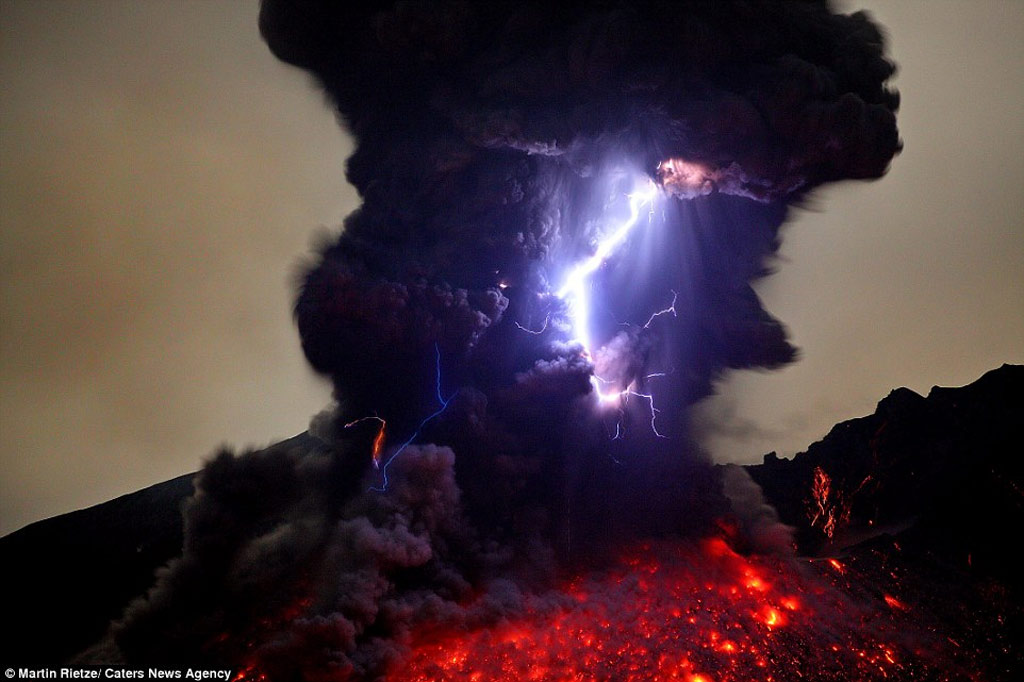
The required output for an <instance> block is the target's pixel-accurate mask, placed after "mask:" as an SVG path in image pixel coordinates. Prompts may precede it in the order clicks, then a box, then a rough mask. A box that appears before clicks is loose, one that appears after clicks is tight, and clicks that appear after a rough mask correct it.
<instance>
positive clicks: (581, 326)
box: [556, 180, 675, 404]
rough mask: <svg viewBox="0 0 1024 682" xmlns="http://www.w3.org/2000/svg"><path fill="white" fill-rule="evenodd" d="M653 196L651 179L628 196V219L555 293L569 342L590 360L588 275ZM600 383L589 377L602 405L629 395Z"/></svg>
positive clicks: (650, 207) (618, 242) (654, 187)
mask: <svg viewBox="0 0 1024 682" xmlns="http://www.w3.org/2000/svg"><path fill="white" fill-rule="evenodd" d="M657 195H658V186H657V185H655V184H654V182H653V181H651V180H648V181H647V184H646V185H645V186H644V187H643V188H642V189H640V190H637V191H635V192H633V193H632V194H629V195H628V198H629V217H628V218H626V219H625V220H624V221H623V222H622V224H621V225H619V226H618V227H616V228H615V229H614V230H612V232H611V233H610V234H608V235H607V236H605V237H603V238H602V239H601V240H600V241H599V242H598V244H597V249H596V250H595V251H594V253H593V254H592V255H591V256H590V257H589V258H587V259H586V260H585V261H583V262H582V263H580V264H578V265H576V267H574V268H573V269H572V270H571V271H570V272H569V275H568V277H566V280H565V284H563V285H562V288H561V289H559V290H558V292H557V293H556V295H557V296H558V297H559V298H561V299H562V300H564V301H565V302H566V303H567V304H568V308H569V318H570V320H571V322H572V331H573V334H574V338H573V340H574V341H576V342H577V343H579V344H580V345H581V346H583V352H584V354H585V355H586V356H587V357H588V358H591V359H593V357H594V352H593V351H594V344H593V340H592V339H591V338H590V306H591V304H590V282H589V278H590V276H591V275H592V274H594V273H595V272H597V270H598V268H600V267H601V265H603V264H604V262H605V261H606V260H608V258H609V257H610V256H611V255H612V253H613V252H614V251H615V249H617V248H618V247H619V246H620V245H621V244H622V243H623V242H625V241H626V237H628V236H629V233H630V232H631V231H632V230H633V228H634V227H636V225H637V224H638V223H639V222H640V217H641V215H642V214H643V210H644V208H647V209H648V213H650V212H652V211H653V203H654V198H655V197H656V196H657ZM674 306H675V298H674V294H673V301H672V305H671V306H669V308H666V309H665V310H663V311H660V312H658V313H655V314H654V315H652V316H651V319H650V320H648V322H647V324H648V325H649V324H650V323H651V322H652V321H653V320H654V318H655V317H657V316H658V315H662V314H665V313H667V312H672V313H673V314H674V313H675V308H674ZM603 381H604V380H602V379H600V378H599V377H596V376H591V377H590V384H591V385H592V386H593V387H594V393H595V394H596V395H597V398H598V400H599V401H600V402H601V403H603V404H619V402H620V401H621V400H622V398H623V397H624V396H625V395H626V394H627V393H630V389H628V388H625V389H621V390H615V391H611V392H608V391H604V390H602V386H601V384H602V382H603ZM606 383H607V382H606ZM644 397H647V396H644Z"/></svg>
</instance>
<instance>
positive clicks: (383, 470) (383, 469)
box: [346, 343, 458, 493]
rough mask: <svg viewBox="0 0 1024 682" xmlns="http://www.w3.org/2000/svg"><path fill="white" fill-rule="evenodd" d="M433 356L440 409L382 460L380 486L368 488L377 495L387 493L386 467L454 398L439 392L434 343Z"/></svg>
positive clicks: (438, 365) (437, 348) (438, 362)
mask: <svg viewBox="0 0 1024 682" xmlns="http://www.w3.org/2000/svg"><path fill="white" fill-rule="evenodd" d="M434 356H435V366H436V379H435V391H436V392H437V402H438V403H439V404H440V407H439V408H437V410H436V411H435V412H433V413H432V414H430V415H428V416H427V417H426V418H424V420H423V421H421V422H420V425H419V426H417V427H416V430H415V431H414V432H413V434H412V435H411V436H409V439H408V440H406V441H405V442H404V443H402V444H401V445H399V446H398V448H397V449H396V450H395V451H394V452H392V453H391V454H390V455H389V456H388V458H387V459H386V460H384V464H382V465H380V467H379V468H380V476H381V484H380V486H370V490H373V491H375V492H378V493H382V492H386V491H387V489H388V467H389V466H391V463H392V462H393V461H395V458H396V457H398V456H399V455H400V454H402V452H403V451H404V450H405V449H406V448H407V447H409V446H410V445H412V443H413V441H415V440H416V439H417V438H419V435H420V432H421V431H423V428H424V427H425V426H426V425H427V424H429V423H430V422H431V421H433V420H434V419H436V418H437V417H438V416H440V415H441V413H442V412H444V411H445V410H446V409H448V403H450V402H451V401H452V398H454V397H455V393H452V394H451V395H450V396H448V397H447V398H445V397H444V395H443V394H442V392H441V348H440V346H438V345H437V344H436V343H435V344H434ZM457 392H458V391H456V393H457ZM382 421H383V420H382ZM346 426H347V425H346Z"/></svg>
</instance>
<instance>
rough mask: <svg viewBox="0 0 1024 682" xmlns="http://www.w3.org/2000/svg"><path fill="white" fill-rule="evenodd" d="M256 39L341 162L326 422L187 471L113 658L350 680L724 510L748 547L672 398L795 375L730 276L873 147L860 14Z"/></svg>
mask: <svg viewBox="0 0 1024 682" xmlns="http://www.w3.org/2000/svg"><path fill="white" fill-rule="evenodd" d="M260 29H261V31H262V33H263V35H264V37H265V38H266V40H267V43H268V44H269V46H270V49H271V50H272V51H273V52H274V53H275V54H276V55H277V56H278V57H280V58H281V59H282V60H284V61H286V62H289V63H291V64H294V65H296V66H299V67H301V68H303V69H305V70H307V71H309V72H310V73H311V74H313V76H314V77H315V78H316V80H317V82H318V83H319V84H320V85H321V86H322V87H323V88H324V90H325V91H326V92H327V94H328V95H329V97H330V98H331V101H332V103H333V104H334V105H335V107H336V108H337V111H338V113H339V115H340V117H341V120H342V121H343V123H344V124H345V126H346V127H347V128H348V130H349V131H350V132H351V134H352V135H353V137H354V138H355V140H356V143H357V147H356V151H355V153H354V154H353V156H352V157H351V158H350V159H349V161H348V167H347V177H348V179H349V181H350V182H351V183H352V184H353V185H354V186H355V187H356V189H357V190H358V191H359V193H360V196H361V197H362V200H363V203H362V205H361V207H360V208H359V210H358V211H356V212H355V213H353V214H352V215H350V216H349V217H348V218H347V219H346V220H345V224H344V227H343V229H342V230H341V232H340V234H339V235H338V236H337V237H336V238H335V239H333V240H331V241H329V242H325V243H324V244H322V245H321V246H320V248H319V249H318V252H317V254H316V256H315V257H314V258H313V259H312V260H311V261H310V262H309V263H307V264H306V265H305V266H304V268H303V270H302V272H301V273H300V275H299V278H298V292H297V297H296V304H295V317H296V322H297V325H298V329H299V333H300V336H301V341H302V348H303V351H304V352H305V355H306V357H307V358H308V360H309V362H310V364H311V365H312V366H313V368H314V369H316V370H317V371H318V372H320V373H322V374H324V375H326V376H328V377H329V378H330V379H331V381H332V382H333V384H334V388H335V395H336V398H337V401H338V406H337V408H336V410H335V411H334V413H333V415H331V416H330V418H329V419H328V418H326V417H323V416H319V417H318V418H317V419H316V429H315V433H316V434H317V437H316V438H311V439H310V440H311V441H312V442H307V443H306V444H305V445H304V446H302V447H298V446H294V445H293V446H290V447H282V448H275V449H271V450H270V451H269V452H262V453H247V454H244V455H240V456H237V457H232V456H231V455H229V454H227V453H225V454H222V455H219V456H218V457H216V458H215V459H213V460H212V461H211V462H210V463H209V464H208V465H207V467H206V469H205V470H204V472H203V473H202V474H201V476H200V478H199V482H198V492H197V495H196V497H195V499H194V500H193V501H192V502H191V503H190V506H189V508H188V509H187V511H186V525H187V527H186V534H187V540H186V547H185V551H184V555H183V557H182V558H181V559H180V560H179V561H178V562H177V563H176V564H175V565H174V566H172V567H171V568H170V569H169V570H168V571H167V573H166V574H165V575H164V576H163V578H162V580H161V581H160V583H159V584H158V586H157V588H155V590H154V592H153V593H152V594H150V595H149V596H148V597H147V599H146V600H142V601H140V602H139V603H137V604H135V605H133V607H132V608H131V610H130V612H129V613H128V615H127V616H126V618H125V620H124V622H123V623H122V624H121V625H120V626H119V630H118V642H119V644H120V646H121V648H122V651H123V652H124V654H125V656H126V658H128V659H129V660H132V661H151V660H158V659H162V660H185V659H187V660H189V661H195V660H196V658H205V659H206V660H224V659H227V660H230V661H233V662H236V663H238V664H239V665H245V666H248V667H247V668H246V669H247V670H249V671H251V676H252V678H253V679H256V678H257V676H258V674H260V671H276V672H277V673H278V675H277V677H293V678H313V677H316V676H317V675H316V674H315V671H321V670H328V671H330V674H328V675H327V677H331V678H334V679H346V678H355V679H364V678H365V679H372V678H373V677H374V676H376V675H379V674H381V673H382V671H384V670H386V669H387V668H388V666H390V665H391V664H393V663H394V662H395V661H397V660H401V659H402V658H403V657H404V656H406V655H407V654H408V647H409V646H410V645H411V643H412V642H413V635H414V633H415V632H417V631H418V630H419V629H420V628H428V629H429V628H430V627H441V626H443V627H447V628H451V627H466V628H481V627H482V628H486V627H488V626H489V625H493V624H494V623H497V622H500V621H501V620H502V619H504V618H506V617H508V616H509V615H510V614H521V613H524V612H525V611H526V610H528V609H529V608H532V607H531V606H530V604H531V601H530V600H531V599H536V598H539V597H537V595H542V594H543V595H549V597H550V598H551V599H554V600H556V601H557V600H558V599H562V598H564V595H563V596H561V597H560V596H558V594H559V593H558V591H557V590H555V591H553V592H552V591H551V588H553V587H555V586H557V584H558V580H559V579H560V578H561V577H562V576H564V575H565V573H566V572H567V571H575V572H585V571H586V570H587V569H588V567H591V566H601V565H602V562H604V561H607V560H611V559H612V558H614V557H618V556H619V554H620V550H621V548H622V547H623V546H626V545H630V543H635V542H638V541H641V540H643V539H644V538H649V537H652V536H657V537H670V538H676V539H678V538H683V537H688V538H697V537H705V536H707V535H708V534H709V533H710V532H712V529H714V528H715V527H716V521H717V520H720V519H721V518H723V517H726V516H729V515H730V514H733V513H735V514H736V516H738V517H739V518H740V519H741V520H740V524H739V525H740V530H742V531H745V532H746V533H747V534H748V535H749V536H750V538H749V539H748V540H747V544H748V546H750V547H755V546H758V542H759V541H758V539H757V538H759V537H760V538H761V539H762V540H763V539H764V537H767V536H771V534H772V533H777V531H778V529H777V528H775V527H774V526H773V525H772V524H771V523H770V521H771V519H770V518H769V517H768V516H765V515H761V516H758V514H756V513H755V514H753V515H749V514H748V515H744V514H742V513H738V511H737V509H738V507H742V504H741V502H740V501H741V500H743V501H746V502H747V503H749V504H748V507H750V508H751V509H755V508H759V507H758V505H757V502H758V498H757V496H756V495H754V494H753V493H752V492H751V491H750V490H749V489H748V487H749V486H744V485H742V482H736V481H733V483H732V484H731V485H727V488H728V490H727V491H726V492H728V493H730V497H729V498H727V496H726V493H725V492H723V489H722V484H721V481H720V478H719V474H717V473H716V472H715V471H714V470H713V469H712V468H711V467H710V466H709V465H708V463H707V462H706V461H705V458H704V457H703V456H702V455H701V454H700V452H699V449H698V448H697V447H696V446H695V445H694V444H693V443H692V441H691V437H690V434H689V430H688V427H687V419H686V408H687V407H688V406H689V405H690V404H692V403H693V402H694V401H696V400H699V399H700V398H702V397H704V396H706V395H708V394H709V392H710V391H711V388H712V384H713V381H714V380H715V379H716V378H717V377H718V376H719V375H720V373H721V372H723V371H724V370H726V369H730V368H732V369H740V368H751V367H766V368H772V367H779V366H782V365H785V364H786V363H788V362H790V361H792V360H793V359H794V357H795V354H796V351H795V349H794V348H793V347H792V346H791V345H790V344H789V343H788V341H787V340H786V333H785V330H784V328H783V326H782V324H781V323H780V322H779V321H777V320H775V319H774V318H773V317H772V316H771V315H770V314H769V313H768V312H767V311H765V310H764V308H763V307H762V306H761V303H760V301H759V299H758V297H757V295H756V294H755V293H754V290H753V289H752V288H751V285H750V282H751V281H752V280H754V279H756V278H758V277H761V276H764V275H765V274H767V268H766V265H765V260H766V258H768V257H769V256H771V255H772V254H773V253H774V252H775V250H776V249H777V247H778V230H779V227H780V225H781V224H782V222H783V221H784V219H785V217H786V213H787V210H788V209H787V202H789V201H791V200H794V199H798V198H800V197H802V196H804V195H805V194H806V193H807V192H809V191H811V190H812V189H813V188H814V187H816V186H818V185H820V184H821V183H823V182H828V181H832V180H838V179H843V178H874V177H878V176H880V175H882V174H883V173H884V172H885V170H886V168H887V167H888V164H889V162H890V161H891V159H892V158H893V156H894V155H895V154H896V153H897V152H898V151H899V148H900V142H899V138H898V135H897V131H896V125H895V116H894V112H895V110H896V108H897V106H898V96H897V95H896V94H895V92H893V91H892V90H890V89H889V88H888V87H887V86H886V81H887V79H888V78H889V77H890V76H891V75H892V73H893V66H892V64H891V63H890V62H889V61H887V60H886V58H885V57H884V54H883V42H884V41H883V39H882V35H881V33H880V31H879V30H878V28H877V27H876V26H875V25H874V24H873V23H872V22H871V21H870V20H869V18H868V17H866V16H865V15H863V14H854V15H851V16H844V15H840V14H833V13H832V12H831V10H830V9H829V8H828V6H827V4H825V3H824V2H796V1H794V2H779V1H777V0H772V1H770V2H769V1H767V0H766V1H763V2H757V1H754V2H683V3H663V2H628V3H626V2H607V3H589V2H569V3H559V2H514V3H513V2H507V3H502V2H498V3H481V4H476V3H467V2H436V3H418V2H401V3H395V4H391V3H387V2H347V3H336V2H333V1H328V0H323V1H320V0H301V1H299V2H293V1H288V0H280V1H276V0H270V1H266V2H264V4H263V6H262V9H261V17H260ZM296 227H297V228H298V229H304V228H305V226H296ZM602 395H603V396H605V399H603V400H601V399H600V398H599V396H602ZM598 403H604V404H605V405H604V407H603V408H602V407H599V405H598ZM328 421H330V422H331V423H329V424H328V423H327V422H328ZM751 505H752V506H751ZM769 530H770V531H771V532H769ZM772 537H774V545H778V544H779V538H780V537H783V536H782V535H778V534H776V535H774V536H772ZM767 544H768V545H772V544H773V543H767ZM631 546H632V545H631ZM546 598H547V597H545V599H546ZM780 613H781V612H780ZM439 624H440V625H439ZM297 661H301V662H300V663H297ZM271 677H272V678H274V679H277V677H274V676H273V675H272V676H271Z"/></svg>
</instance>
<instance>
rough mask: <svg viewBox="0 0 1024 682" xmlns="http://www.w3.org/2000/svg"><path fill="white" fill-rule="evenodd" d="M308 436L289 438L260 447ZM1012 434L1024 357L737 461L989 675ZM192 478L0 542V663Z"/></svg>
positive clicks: (77, 622)
mask: <svg viewBox="0 0 1024 682" xmlns="http://www.w3.org/2000/svg"><path fill="white" fill-rule="evenodd" d="M314 440H315V439H314V438H313V436H310V435H309V434H308V433H303V434H300V435H298V436H295V437H294V438H291V439H288V440H286V441H283V442H282V443H279V444H276V445H273V446H270V447H271V448H276V447H281V446H283V445H286V446H289V447H294V446H300V447H302V446H308V447H312V446H313V441H314ZM1022 442H1024V366H1013V365H1004V366H1003V367H1001V368H999V369H995V370H992V371H990V372H988V373H986V374H985V375H984V376H982V377H981V378H980V379H978V380H977V381H976V382H974V383H972V384H970V385H968V386H964V387H962V388H933V389H932V390H931V391H930V392H929V394H928V396H927V397H923V396H920V395H918V394H916V393H914V392H913V391H911V390H909V389H906V388H900V389H896V390H894V391H893V392H892V393H890V394H889V396H887V397H886V398H885V399H883V400H882V401H881V402H880V403H879V404H878V407H877V409H876V411H875V413H874V414H872V415H869V416H866V417H862V418H859V419H852V420H849V421H845V422H842V423H840V424H837V425H836V426H835V427H834V428H833V429H832V430H831V431H830V432H829V434H828V435H827V436H826V437H825V438H823V439H822V440H821V441H819V442H817V443H814V444H813V445H811V446H810V447H809V448H808V450H807V451H806V452H802V453H800V454H798V455H796V456H795V457H794V458H793V459H792V460H787V459H780V458H779V457H777V456H776V455H775V454H774V453H771V454H769V455H766V456H765V458H764V462H763V463H762V464H759V465H752V466H748V467H745V469H746V470H747V471H748V472H749V473H750V475H751V477H752V478H753V479H754V480H755V481H756V482H757V483H758V484H759V485H760V486H761V487H762V489H763V492H764V495H765V498H766V499H767V500H768V501H769V502H770V503H771V504H773V505H774V506H775V507H776V509H777V510H778V512H779V516H780V517H781V519H782V520H783V521H784V522H785V523H787V524H789V525H791V526H793V527H794V528H795V530H796V538H797V542H798V545H799V550H800V552H801V554H803V555H804V556H809V557H836V558H841V559H842V560H843V562H844V564H846V565H847V566H850V567H851V568H853V569H855V570H856V571H857V573H858V574H859V575H861V576H868V577H869V578H870V579H869V581H868V586H866V587H862V588H860V589H869V590H874V591H877V592H878V593H881V592H886V591H887V590H890V589H891V588H892V587H893V585H895V584H896V583H899V584H900V586H901V587H900V589H901V592H902V594H904V595H907V594H909V595H911V596H913V597H914V598H915V599H916V601H917V603H925V604H931V607H929V608H927V609H926V611H927V613H926V614H924V615H923V616H922V617H926V618H930V619H932V620H934V621H936V627H940V626H941V625H942V623H941V621H943V620H946V621H948V622H961V620H960V619H963V618H974V619H975V621H976V622H975V623H973V626H974V627H973V630H972V632H973V634H972V635H971V636H972V637H974V638H975V639H976V640H977V641H982V640H984V641H986V642H987V643H988V646H989V647H990V648H991V650H992V651H993V654H992V655H993V656H995V657H996V660H995V662H994V663H992V665H991V666H990V667H989V668H988V669H989V670H999V669H1001V666H1002V667H1005V666H1007V665H1009V666H1012V665H1015V664H1014V663H1012V661H1015V660H1016V658H1017V654H1016V653H1015V652H1017V651H1018V650H1019V643H1018V642H1016V641H1015V640H1014V639H1013V638H1012V636H1011V634H1009V633H1010V632H1012V628H1010V627H1009V625H1008V623H1009V622H1011V621H1013V619H1015V618H1019V616H1020V612H1021V608H1020V595H1021V589H1022V587H1024V586H1022V584H1021V581H1022V578H1021V575H1020V573H1021V572H1020V571H1019V570H1018V569H1017V568H1016V566H1015V564H1014V559H1013V555H1014V553H1015V546H1016V542H1015V538H1016V535H1017V529H1018V528H1020V527H1021V523H1022V521H1024V460H1022V458H1021V456H1020V454H1021V443H1022ZM193 476H194V475H193V474H186V475H184V476H180V477H178V478H175V479H172V480H170V481H166V482H163V483H159V484H157V485H153V486H150V487H149V488H145V489H143V490H140V491H138V492H135V493H132V494H129V495H125V496H123V497H119V498H117V499H115V500H111V501H109V502H106V503H104V504H100V505H97V506H94V507H90V508H88V509H83V510H80V511H76V512H73V513H69V514H64V515H62V516H58V517H54V518H51V519H47V520H44V521H39V522H37V523H33V524H31V525H29V526H26V527H25V528H23V529H21V530H19V531H17V532H15V533H12V534H10V535H8V536H6V537H4V538H2V539H0V562H2V565H3V567H4V568H3V570H4V576H5V580H4V581H3V588H2V589H3V591H4V592H3V604H4V605H5V607H6V608H5V611H6V615H7V619H6V620H7V622H8V623H9V624H10V626H11V627H10V629H11V634H9V635H8V636H7V637H6V638H5V648H6V649H7V651H6V652H5V653H6V655H5V656H4V658H5V660H8V661H15V660H16V662H17V663H18V664H19V665H31V664H56V663H61V662H65V661H67V660H69V659H70V658H72V657H73V656H74V655H75V654H76V653H78V652H80V651H82V650H83V649H85V648H87V647H89V646H90V645H92V644H93V643H94V642H96V641H97V640H99V639H100V638H101V637H102V636H103V634H104V632H105V631H106V630H107V627H108V625H109V623H110V621H111V620H112V619H115V618H117V617H118V616H119V615H120V614H121V613H122V611H123V609H124V608H125V606H126V605H127V604H128V603H129V601H131V600H132V599H133V598H135V597H137V596H139V595H141V594H143V593H144V592H145V591H146V590H147V589H148V588H149V587H150V586H151V585H152V583H153V580H154V575H155V573H156V571H157V570H158V569H159V568H160V567H161V566H163V565H165V564H166V563H167V562H168V561H169V560H171V559H172V558H174V557H175V556H177V555H179V554H180V551H181V546H182V523H181V506H182V504H183V503H184V502H185V500H187V499H188V498H189V497H190V495H191V494H192V479H193ZM830 519H831V521H830ZM907 576H912V577H911V578H910V580H908V579H907ZM937 588H941V590H940V592H941V594H935V593H936V590H937ZM929 595H931V596H929ZM994 604H995V605H994ZM979 605H980V606H979ZM979 608H980V611H979ZM979 613H980V614H981V615H980V616H979V615H978V614H979ZM1008 619H1009V620H1008ZM958 645H959V644H958ZM1007 661H1009V662H1010V663H1006V662H1007Z"/></svg>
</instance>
